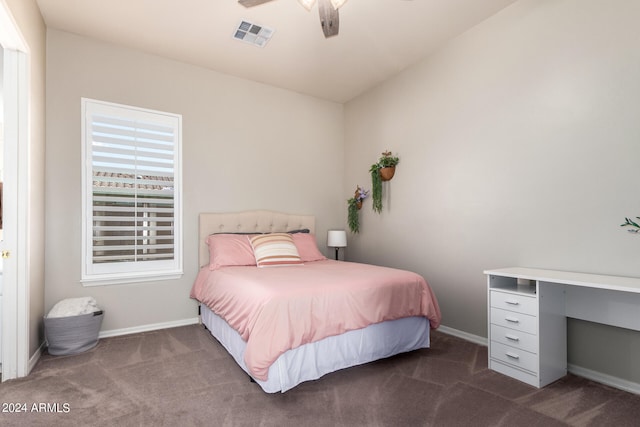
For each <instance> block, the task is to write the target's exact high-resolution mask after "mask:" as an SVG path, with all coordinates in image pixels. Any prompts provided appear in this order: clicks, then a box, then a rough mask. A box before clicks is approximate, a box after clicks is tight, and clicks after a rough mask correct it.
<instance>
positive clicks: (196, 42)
mask: <svg viewBox="0 0 640 427" xmlns="http://www.w3.org/2000/svg"><path fill="white" fill-rule="evenodd" d="M515 1H516V0H413V1H406V0H349V1H348V2H347V3H346V4H345V5H344V6H343V7H342V8H341V9H340V34H339V35H338V36H336V37H332V38H329V39H325V38H324V35H323V34H322V30H321V28H320V21H319V18H318V9H317V6H316V7H314V8H313V9H312V10H311V11H310V12H307V10H306V9H304V8H303V7H302V6H300V4H299V3H298V1H297V0H273V1H272V2H270V3H266V4H263V5H260V6H256V7H253V8H250V9H247V8H244V7H243V6H241V5H239V4H238V3H237V1H236V0H37V2H38V4H39V6H40V10H41V11H42V16H43V17H44V20H45V22H46V24H47V26H48V27H49V28H55V29H59V30H63V31H68V32H71V33H75V34H80V35H83V36H87V37H91V38H94V39H98V40H103V41H106V42H110V43H115V44H118V45H122V46H127V47H130V48H134V49H138V50H141V51H145V52H148V53H152V54H156V55H160V56H164V57H167V58H172V59H175V60H178V61H183V62H187V63H190V64H194V65H198V66H201V67H205V68H209V69H212V70H217V71H220V72H223V73H227V74H231V75H235V76H238V77H242V78H246V79H250V80H255V81H258V82H263V83H267V84H270V85H273V86H278V87H282V88H286V89H290V90H293V91H296V92H300V93H304V94H309V95H312V96H315V97H319V98H323V99H328V100H333V101H337V102H345V101H348V100H350V99H352V98H354V97H355V96H357V95H359V94H360V93H362V92H364V91H366V90H367V89H369V88H371V87H373V86H375V85H377V84H378V83H380V82H382V81H383V80H385V79H387V78H389V77H390V76H392V75H394V74H396V73H398V72H399V71H401V70H403V69H405V68H407V67H408V66H410V65H411V64H414V63H416V62H418V61H419V60H420V59H422V58H424V57H425V56H427V55H429V53H431V52H432V51H434V50H435V49H437V48H438V47H439V46H441V45H442V44H443V43H445V42H446V41H447V40H449V39H451V38H453V37H456V36H457V35H459V34H461V33H463V32H464V31H466V30H468V29H469V28H471V27H473V26H475V25H476V24H478V23H479V22H481V21H483V20H485V19H486V18H488V17H490V16H491V15H493V14H495V13H496V12H498V11H499V10H501V9H503V8H504V7H506V6H508V5H509V4H511V3H514V2H515ZM241 20H248V21H250V22H253V23H255V24H259V25H262V26H266V27H270V28H273V29H274V30H275V34H274V36H273V38H272V39H271V41H270V42H269V43H268V44H267V45H266V46H265V47H263V48H259V47H255V46H252V45H249V44H246V43H243V42H240V41H237V40H235V39H234V38H233V37H232V36H233V33H234V31H235V28H236V27H237V25H238V24H239V22H240V21H241Z"/></svg>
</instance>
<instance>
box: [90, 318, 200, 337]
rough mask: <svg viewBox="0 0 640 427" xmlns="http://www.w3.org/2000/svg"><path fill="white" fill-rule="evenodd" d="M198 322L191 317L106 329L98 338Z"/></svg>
mask: <svg viewBox="0 0 640 427" xmlns="http://www.w3.org/2000/svg"><path fill="white" fill-rule="evenodd" d="M198 323H200V318H199V317H192V318H189V319H182V320H174V321H171V322H162V323H152V324H149V325H141V326H134V327H131V328H122V329H111V330H108V331H100V333H99V334H98V338H109V337H118V336H121V335H129V334H137V333H140V332H149V331H157V330H159V329H168V328H177V327H178V326H187V325H196V324H198Z"/></svg>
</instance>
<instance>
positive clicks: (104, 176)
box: [82, 99, 182, 284]
mask: <svg viewBox="0 0 640 427" xmlns="http://www.w3.org/2000/svg"><path fill="white" fill-rule="evenodd" d="M82 111H83V132H82V133H83V149H84V156H83V158H84V169H85V173H84V185H83V188H84V194H83V196H84V202H85V204H84V206H85V215H84V222H85V224H84V228H83V230H84V236H83V250H84V265H83V278H82V279H83V282H86V284H106V283H118V282H131V281H134V280H153V279H157V278H173V277H176V276H177V275H180V274H181V273H182V243H181V241H182V239H181V229H182V226H181V203H180V200H181V186H180V177H181V174H180V151H181V150H180V142H181V117H180V116H179V115H175V114H169V113H162V112H157V111H150V110H143V109H140V108H135V107H128V106H124V105H117V104H110V103H104V102H100V101H94V100H89V99H83V100H82ZM91 282H93V283H91Z"/></svg>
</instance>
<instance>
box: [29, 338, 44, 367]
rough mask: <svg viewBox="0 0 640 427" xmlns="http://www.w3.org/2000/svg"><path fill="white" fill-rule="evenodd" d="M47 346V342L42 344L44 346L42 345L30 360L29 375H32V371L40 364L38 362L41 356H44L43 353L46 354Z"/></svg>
mask: <svg viewBox="0 0 640 427" xmlns="http://www.w3.org/2000/svg"><path fill="white" fill-rule="evenodd" d="M46 346H47V343H46V341H45V342H42V344H40V347H38V349H37V350H36V352H35V353H33V356H31V357H30V358H29V364H28V365H27V375H29V374H30V373H31V370H32V369H33V368H35V366H36V363H38V360H40V356H42V353H44V349H45V347H46Z"/></svg>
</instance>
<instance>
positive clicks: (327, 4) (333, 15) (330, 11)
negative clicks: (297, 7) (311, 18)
mask: <svg viewBox="0 0 640 427" xmlns="http://www.w3.org/2000/svg"><path fill="white" fill-rule="evenodd" d="M270 1H272V0H238V3H240V4H241V5H243V6H244V7H252V6H258V5H259V4H262V3H267V2H270ZM317 1H318V12H319V13H320V25H321V26H322V32H323V33H324V36H325V38H329V37H332V36H337V35H338V30H339V29H340V28H339V27H340V18H339V16H338V9H340V7H341V6H342V5H343V4H345V3H346V2H347V0H317ZM298 2H300V4H301V5H302V6H304V7H305V8H306V9H307V10H311V8H312V7H313V5H314V4H315V3H316V0H298Z"/></svg>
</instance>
